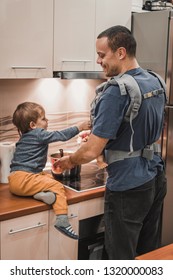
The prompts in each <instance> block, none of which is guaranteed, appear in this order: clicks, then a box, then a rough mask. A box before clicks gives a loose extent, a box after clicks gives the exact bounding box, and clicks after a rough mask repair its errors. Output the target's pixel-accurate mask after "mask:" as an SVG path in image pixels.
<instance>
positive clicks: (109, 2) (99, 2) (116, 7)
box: [94, 0, 132, 71]
mask: <svg viewBox="0 0 173 280" xmlns="http://www.w3.org/2000/svg"><path fill="white" fill-rule="evenodd" d="M131 11H132V0H116V1H115V0H96V20H95V22H96V26H95V38H96V37H97V35H98V34H99V33H100V32H102V31H103V30H105V29H106V28H109V27H111V26H114V25H124V26H126V27H127V28H129V29H131ZM96 59H97V53H96V52H95V57H94V60H95V61H96ZM94 70H98V71H100V70H101V67H100V65H98V64H97V63H95V69H94Z"/></svg>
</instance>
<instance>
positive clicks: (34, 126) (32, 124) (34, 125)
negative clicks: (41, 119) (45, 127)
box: [29, 121, 36, 129]
mask: <svg viewBox="0 0 173 280" xmlns="http://www.w3.org/2000/svg"><path fill="white" fill-rule="evenodd" d="M29 126H30V128H31V129H34V128H36V124H35V122H33V121H31V122H30V124H29Z"/></svg>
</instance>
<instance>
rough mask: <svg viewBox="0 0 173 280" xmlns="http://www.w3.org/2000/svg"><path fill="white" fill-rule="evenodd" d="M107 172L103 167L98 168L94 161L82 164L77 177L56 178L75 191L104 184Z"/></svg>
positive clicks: (99, 186)
mask: <svg viewBox="0 0 173 280" xmlns="http://www.w3.org/2000/svg"><path fill="white" fill-rule="evenodd" d="M106 178H107V172H106V170H105V169H99V168H98V166H97V163H96V161H92V162H90V163H87V164H82V166H81V172H80V176H78V177H72V178H70V177H61V176H58V177H56V179H57V180H58V181H59V182H61V183H62V184H63V185H65V187H67V188H70V189H73V190H74V191H77V192H82V191H87V190H89V189H95V188H101V187H103V186H105V184H106Z"/></svg>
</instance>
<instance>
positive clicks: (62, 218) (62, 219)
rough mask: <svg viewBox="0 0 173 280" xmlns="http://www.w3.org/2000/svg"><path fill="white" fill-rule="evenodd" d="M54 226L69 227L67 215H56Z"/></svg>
mask: <svg viewBox="0 0 173 280" xmlns="http://www.w3.org/2000/svg"><path fill="white" fill-rule="evenodd" d="M55 225H56V226H57V227H68V226H70V223H69V220H68V216H67V215H57V216H56V222H55Z"/></svg>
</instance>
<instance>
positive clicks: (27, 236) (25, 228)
mask: <svg viewBox="0 0 173 280" xmlns="http://www.w3.org/2000/svg"><path fill="white" fill-rule="evenodd" d="M48 214H49V211H43V212H40V213H36V214H31V215H27V216H23V217H19V218H15V219H11V220H7V221H3V222H1V227H0V229H1V234H0V235H1V245H0V248H1V259H2V260H10V259H11V260H45V259H48V216H49V215H48Z"/></svg>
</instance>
